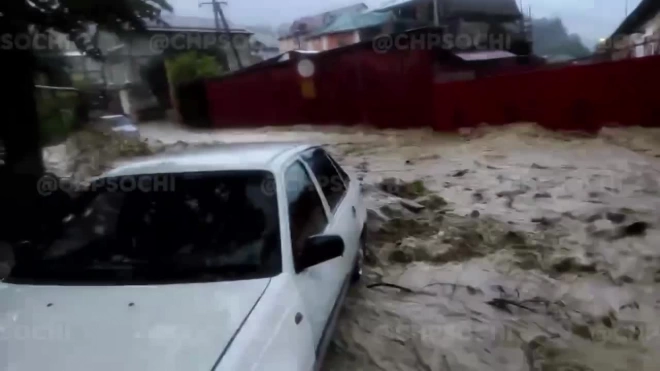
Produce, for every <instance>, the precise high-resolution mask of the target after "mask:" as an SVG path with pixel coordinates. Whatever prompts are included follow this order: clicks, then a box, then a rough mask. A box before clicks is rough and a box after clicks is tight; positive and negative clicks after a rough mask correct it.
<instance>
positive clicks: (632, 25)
mask: <svg viewBox="0 0 660 371" xmlns="http://www.w3.org/2000/svg"><path fill="white" fill-rule="evenodd" d="M658 12H660V1H657V0H642V2H641V3H639V5H637V8H635V10H633V11H632V13H630V14H629V15H628V17H626V19H624V20H623V22H621V24H620V25H619V27H618V28H617V29H616V31H614V33H613V34H612V35H613V36H616V35H621V34H631V33H635V31H637V29H638V28H639V27H641V26H642V25H643V24H644V23H645V22H647V21H648V20H650V19H651V18H653V16H655V15H656V14H658Z"/></svg>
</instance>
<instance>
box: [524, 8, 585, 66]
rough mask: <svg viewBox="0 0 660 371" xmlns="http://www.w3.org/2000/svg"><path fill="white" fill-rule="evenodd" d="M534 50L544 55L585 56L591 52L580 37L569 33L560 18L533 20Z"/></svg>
mask: <svg viewBox="0 0 660 371" xmlns="http://www.w3.org/2000/svg"><path fill="white" fill-rule="evenodd" d="M532 32H533V33H532V35H533V38H534V40H533V42H534V44H533V45H534V52H535V53H536V54H538V55H542V56H550V57H551V56H562V55H565V56H568V57H572V58H583V57H587V56H589V55H590V54H591V52H590V51H589V49H588V48H587V47H586V46H584V44H583V43H582V40H581V39H580V37H579V36H578V35H576V34H569V33H568V31H567V30H566V27H565V26H564V23H563V22H562V21H561V19H559V18H540V19H534V20H533V21H532Z"/></svg>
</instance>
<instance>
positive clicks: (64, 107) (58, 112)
mask: <svg viewBox="0 0 660 371" xmlns="http://www.w3.org/2000/svg"><path fill="white" fill-rule="evenodd" d="M36 101H37V113H38V115H39V122H40V127H41V138H42V144H44V145H48V144H53V143H55V142H58V141H61V140H64V139H65V138H66V137H67V136H68V135H69V133H71V131H73V130H74V129H75V128H76V126H77V120H78V115H77V112H78V111H77V110H78V105H79V101H80V100H79V94H78V91H75V90H73V91H70V90H63V91H62V90H41V89H38V94H37V96H36Z"/></svg>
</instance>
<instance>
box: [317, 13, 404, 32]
mask: <svg viewBox="0 0 660 371" xmlns="http://www.w3.org/2000/svg"><path fill="white" fill-rule="evenodd" d="M392 19H394V14H392V13H391V12H367V13H358V14H342V15H340V16H339V17H337V19H335V20H334V21H333V22H332V23H330V24H329V25H327V26H326V27H323V28H321V29H320V30H318V31H316V32H314V33H312V34H311V35H310V36H320V35H326V34H331V33H337V32H347V31H353V30H359V29H362V28H367V27H374V26H379V25H382V24H384V23H386V22H387V21H389V20H392Z"/></svg>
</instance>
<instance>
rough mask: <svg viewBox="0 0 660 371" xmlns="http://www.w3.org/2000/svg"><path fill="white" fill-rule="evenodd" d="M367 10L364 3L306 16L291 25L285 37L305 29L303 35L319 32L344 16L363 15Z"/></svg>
mask: <svg viewBox="0 0 660 371" xmlns="http://www.w3.org/2000/svg"><path fill="white" fill-rule="evenodd" d="M366 9H367V5H365V4H364V3H357V4H353V5H348V6H344V7H341V8H337V9H333V10H329V11H326V12H323V13H319V14H316V15H312V16H305V17H302V18H298V19H296V20H294V21H293V22H292V23H291V26H290V27H289V30H288V32H287V33H286V34H285V35H283V37H286V36H290V35H293V34H294V33H295V32H296V31H298V30H299V29H303V30H304V32H303V33H311V32H315V31H317V30H319V29H320V28H322V27H325V26H327V25H329V24H330V23H332V22H333V21H334V20H335V19H337V18H338V17H339V16H341V15H343V14H351V13H353V14H355V13H361V12H363V11H364V10H366Z"/></svg>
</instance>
